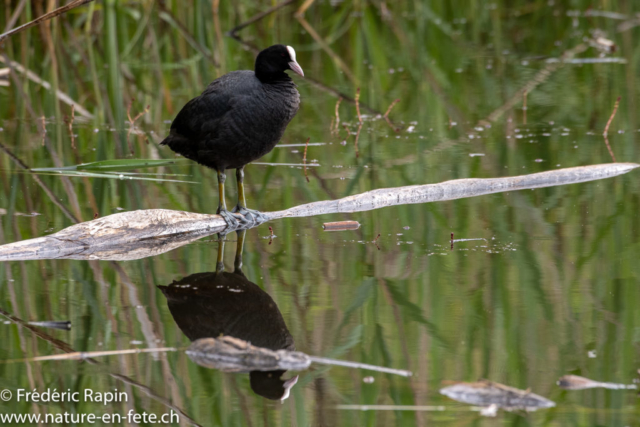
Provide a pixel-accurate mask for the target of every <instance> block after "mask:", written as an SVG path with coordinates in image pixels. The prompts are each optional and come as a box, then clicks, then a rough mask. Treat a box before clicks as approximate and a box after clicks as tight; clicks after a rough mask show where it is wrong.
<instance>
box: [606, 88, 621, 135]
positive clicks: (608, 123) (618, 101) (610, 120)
mask: <svg viewBox="0 0 640 427" xmlns="http://www.w3.org/2000/svg"><path fill="white" fill-rule="evenodd" d="M621 98H622V97H621V96H619V97H618V99H616V104H615V105H614V106H613V112H612V113H611V117H609V121H608V122H607V125H606V126H605V127H604V132H603V133H602V135H605V136H606V135H607V133H609V126H611V122H612V121H613V118H614V117H615V115H616V113H617V112H618V105H620V99H621Z"/></svg>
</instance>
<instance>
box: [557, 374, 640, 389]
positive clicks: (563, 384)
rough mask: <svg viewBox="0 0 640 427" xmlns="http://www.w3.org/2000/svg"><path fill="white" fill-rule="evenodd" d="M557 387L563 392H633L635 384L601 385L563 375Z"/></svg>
mask: <svg viewBox="0 0 640 427" xmlns="http://www.w3.org/2000/svg"><path fill="white" fill-rule="evenodd" d="M557 384H558V386H559V387H560V388H564V389H565V390H585V389H588V388H607V389H609V390H628V389H632V390H635V389H637V388H638V386H637V385H636V384H617V383H603V382H600V381H594V380H590V379H589V378H585V377H580V376H578V375H565V376H563V377H561V378H560V379H559V380H558V383H557Z"/></svg>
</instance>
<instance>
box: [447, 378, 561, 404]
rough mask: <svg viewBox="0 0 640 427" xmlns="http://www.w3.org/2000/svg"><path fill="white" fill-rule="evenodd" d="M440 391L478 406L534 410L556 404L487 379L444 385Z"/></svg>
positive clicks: (459, 400)
mask: <svg viewBox="0 0 640 427" xmlns="http://www.w3.org/2000/svg"><path fill="white" fill-rule="evenodd" d="M440 393H441V394H444V395H445V396H447V397H450V398H451V399H453V400H457V401H458V402H462V403H468V404H471V405H478V406H491V405H496V406H497V407H499V408H502V409H506V410H524V411H535V410H537V409H542V408H552V407H554V406H556V404H555V402H553V401H551V400H549V399H546V398H544V397H542V396H539V395H537V394H534V393H531V392H530V391H529V390H519V389H517V388H513V387H509V386H506V385H504V384H499V383H494V382H491V381H487V380H481V381H478V382H475V383H464V382H461V383H457V384H454V385H451V386H448V387H444V388H443V389H441V390H440Z"/></svg>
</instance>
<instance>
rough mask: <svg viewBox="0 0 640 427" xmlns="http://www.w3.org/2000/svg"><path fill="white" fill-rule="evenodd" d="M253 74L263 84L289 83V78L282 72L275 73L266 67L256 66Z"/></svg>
mask: <svg viewBox="0 0 640 427" xmlns="http://www.w3.org/2000/svg"><path fill="white" fill-rule="evenodd" d="M255 73H256V77H257V78H258V80H260V81H261V82H262V83H265V84H274V83H281V82H288V81H291V77H289V76H288V75H287V73H285V72H284V71H275V70H273V69H269V67H268V66H267V67H264V66H261V65H260V64H256V70H255Z"/></svg>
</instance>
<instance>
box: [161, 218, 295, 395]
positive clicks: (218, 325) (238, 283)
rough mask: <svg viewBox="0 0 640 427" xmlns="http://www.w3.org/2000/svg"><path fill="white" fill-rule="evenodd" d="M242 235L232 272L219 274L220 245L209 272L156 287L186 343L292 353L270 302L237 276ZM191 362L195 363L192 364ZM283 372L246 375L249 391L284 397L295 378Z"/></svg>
mask: <svg viewBox="0 0 640 427" xmlns="http://www.w3.org/2000/svg"><path fill="white" fill-rule="evenodd" d="M244 233H245V231H244V230H243V231H241V232H239V234H238V243H237V245H238V246H237V249H236V257H235V262H234V271H233V272H230V273H228V272H225V271H224V264H223V254H224V242H221V243H220V244H219V246H218V263H217V265H216V271H215V272H206V273H195V274H191V275H189V276H187V277H185V278H183V279H181V280H178V281H174V282H173V283H171V284H170V285H169V286H158V288H160V289H161V290H162V293H163V294H164V296H165V297H166V298H167V305H168V306H169V311H170V312H171V315H172V316H173V319H174V320H175V322H176V323H177V325H178V327H179V328H180V330H181V331H182V332H183V333H184V334H185V335H186V336H187V337H188V338H189V339H190V340H191V341H195V340H198V339H200V338H210V337H212V338H218V337H219V336H221V335H229V336H232V337H235V338H239V339H241V340H244V341H248V342H250V343H251V344H253V345H255V346H257V347H263V348H268V349H270V350H274V351H277V350H289V351H295V349H296V347H295V343H294V340H293V337H292V336H291V333H290V332H289V329H287V325H286V324H285V322H284V318H283V317H282V314H281V313H280V310H279V309H278V306H277V304H276V302H275V301H274V300H273V298H271V296H269V294H267V293H266V292H265V291H263V290H262V289H261V288H260V287H259V286H258V285H256V284H255V283H253V282H251V281H250V280H249V279H248V278H247V277H246V276H245V275H244V273H243V272H242V249H243V245H244V238H245V234H244ZM196 362H197V361H196ZM284 373H285V371H282V370H277V371H250V372H249V379H250V384H251V388H252V389H253V391H254V392H256V393H257V394H259V395H260V396H263V397H266V398H268V399H274V400H283V399H286V398H287V397H288V396H289V390H290V389H291V387H293V386H294V385H295V384H296V382H297V380H298V377H297V376H294V377H293V378H289V379H287V380H285V379H282V378H281V377H282V376H283V375H284Z"/></svg>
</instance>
